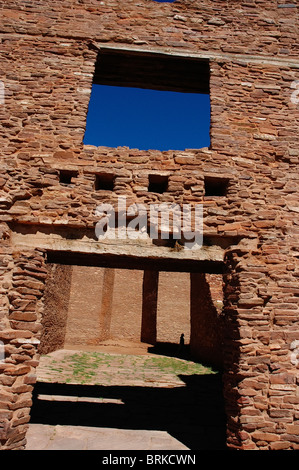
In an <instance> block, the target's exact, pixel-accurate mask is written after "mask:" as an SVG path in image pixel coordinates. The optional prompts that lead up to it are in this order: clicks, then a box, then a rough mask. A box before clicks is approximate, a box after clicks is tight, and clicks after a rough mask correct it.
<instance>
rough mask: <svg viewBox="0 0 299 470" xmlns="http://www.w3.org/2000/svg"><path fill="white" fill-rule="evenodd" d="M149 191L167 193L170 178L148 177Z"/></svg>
mask: <svg viewBox="0 0 299 470" xmlns="http://www.w3.org/2000/svg"><path fill="white" fill-rule="evenodd" d="M148 182H149V185H148V190H149V192H151V193H159V194H162V193H165V192H166V191H167V189H168V176H163V175H149V177H148Z"/></svg>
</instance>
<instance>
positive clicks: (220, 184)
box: [205, 176, 229, 196]
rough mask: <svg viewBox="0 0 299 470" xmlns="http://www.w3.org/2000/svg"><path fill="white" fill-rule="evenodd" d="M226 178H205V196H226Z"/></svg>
mask: <svg viewBox="0 0 299 470" xmlns="http://www.w3.org/2000/svg"><path fill="white" fill-rule="evenodd" d="M228 182H229V180H228V178H219V177H217V176H205V196H226V192H227V187H228Z"/></svg>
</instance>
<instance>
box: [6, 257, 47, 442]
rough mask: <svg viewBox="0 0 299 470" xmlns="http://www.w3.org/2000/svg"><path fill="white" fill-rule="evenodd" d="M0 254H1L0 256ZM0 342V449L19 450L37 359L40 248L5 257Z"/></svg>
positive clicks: (42, 268)
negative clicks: (1, 353) (1, 349)
mask: <svg viewBox="0 0 299 470" xmlns="http://www.w3.org/2000/svg"><path fill="white" fill-rule="evenodd" d="M0 258H1V257H0ZM2 261H3V262H4V261H7V264H6V265H5V268H6V270H5V276H4V279H5V282H4V287H5V289H6V292H5V294H6V296H7V297H6V299H7V300H8V302H7V301H6V300H5V298H4V293H3V300H4V303H3V306H4V308H3V309H1V330H0V341H1V346H2V347H3V348H4V357H2V358H1V361H0V388H1V392H0V448H1V449H3V450H10V449H24V448H25V445H26V438H25V436H26V432H27V429H28V422H29V420H30V407H31V404H32V390H33V385H34V383H35V382H36V367H37V365H38V362H39V354H38V352H37V345H38V344H39V341H40V334H41V313H42V295H43V291H44V283H45V280H46V278H47V275H48V273H47V270H46V268H45V265H44V256H43V253H41V252H38V251H37V250H36V251H26V252H22V253H12V256H8V254H7V256H5V259H3V260H2Z"/></svg>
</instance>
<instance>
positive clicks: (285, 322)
mask: <svg viewBox="0 0 299 470" xmlns="http://www.w3.org/2000/svg"><path fill="white" fill-rule="evenodd" d="M0 10H1V20H0V27H1V51H0V54H1V64H2V67H1V75H0V80H1V81H2V83H3V84H4V97H3V98H2V97H1V104H0V119H1V128H0V139H1V146H0V156H1V174H0V191H1V194H0V207H1V216H0V217H1V218H0V222H1V231H0V234H1V241H2V243H1V252H0V259H1V266H0V267H1V271H0V276H1V280H2V281H3V282H2V284H1V296H2V298H1V304H0V315H1V316H0V341H1V345H2V344H3V346H4V349H5V360H4V362H3V361H2V362H1V364H0V371H1V375H0V384H1V396H0V442H1V446H2V448H4V449H14V448H24V447H25V445H26V432H27V429H28V422H29V419H30V407H31V394H32V389H33V386H34V383H35V381H36V367H37V365H38V353H37V348H38V343H39V341H40V339H41V333H42V326H41V325H42V314H43V308H44V304H43V294H44V288H45V281H46V279H47V277H48V271H47V267H46V258H47V250H48V249H49V248H50V249H52V250H53V246H54V247H55V246H62V245H63V247H64V249H65V247H68V248H67V249H68V250H69V251H71V250H72V249H73V248H72V247H73V246H74V243H75V241H76V240H77V241H78V243H79V241H81V240H82V238H84V237H85V239H87V242H88V243H89V245H90V246H91V247H92V248H90V249H91V250H92V249H94V248H93V247H94V246H95V245H94V243H95V239H94V227H95V223H96V222H97V218H96V215H95V208H96V207H97V205H98V204H99V203H102V202H110V203H112V204H115V203H116V200H117V196H119V195H122V196H124V195H125V196H127V200H128V202H130V203H132V202H141V203H143V204H145V205H146V206H147V207H149V205H150V204H151V203H153V202H175V203H179V204H182V203H189V204H197V203H201V204H203V211H204V227H203V228H204V237H205V249H204V251H205V253H209V249H210V248H209V247H211V245H212V246H213V247H217V249H218V248H219V250H220V251H221V250H223V262H224V264H225V272H224V295H223V315H224V325H223V327H224V335H223V359H224V373H223V381H224V396H225V403H226V413H227V445H228V447H229V448H232V449H235V448H236V449H259V450H264V449H266V450H268V449H271V450H272V449H273V450H279V449H297V448H298V415H297V413H298V408H297V406H298V395H297V392H298V341H299V337H298V311H299V309H298V294H299V290H298V228H297V227H298V166H297V165H298V155H299V151H298V135H299V133H298V120H299V115H298V113H299V110H298V102H297V100H296V96H297V95H296V93H295V92H296V83H297V81H298V68H299V64H298V59H297V57H298V40H297V38H298V24H297V20H296V18H297V17H296V13H297V6H296V5H295V4H285V3H283V2H281V1H278V2H275V3H274V2H272V1H252V2H248V1H246V2H245V1H244V2H239V1H238V2H237V1H232V2H223V1H220V0H218V1H213V2H212V1H208V0H205V1H204V0H202V1H198V2H197V1H196V2H195V1H191V0H190V1H187V0H186V1H183V0H182V1H176V2H174V3H171V4H170V3H161V4H160V3H157V2H152V1H149V0H144V1H139V2H138V4H136V2H133V1H132V0H130V1H128V2H126V5H125V7H124V6H123V2H120V1H112V0H109V1H106V2H96V1H93V0H83V1H79V0H78V1H76V0H73V1H71V0H69V1H63V2H57V1H53V2H48V1H45V2H42V4H41V2H35V1H33V2H31V3H30V4H29V3H24V2H21V1H18V0H9V1H6V2H5V4H2V5H1V7H0ZM103 47H113V48H116V49H121V48H123V49H130V50H133V51H134V53H139V54H144V53H145V52H146V53H163V54H167V53H168V54H174V55H182V56H184V57H190V56H192V57H197V59H199V58H204V59H209V64H210V99H211V132H210V133H211V145H210V147H209V148H205V149H186V150H185V151H176V150H175V149H174V150H171V151H167V152H160V151H157V150H149V151H147V152H142V151H140V150H138V149H129V148H126V147H119V148H104V147H99V148H97V147H93V146H84V145H83V137H84V132H85V125H86V115H87V110H88V103H89V98H90V93H91V86H92V80H93V73H94V67H95V63H96V59H97V56H98V53H99V51H100V50H101V48H103ZM144 51H145V52H144ZM66 169H67V170H76V171H77V172H78V175H77V177H76V178H74V179H73V181H72V184H71V185H62V184H60V182H59V172H60V171H61V170H66ZM103 169H105V171H106V172H109V173H111V172H112V173H114V174H115V178H116V179H115V181H116V184H115V188H114V192H112V194H111V192H105V191H96V190H95V188H94V179H95V175H96V174H97V173H98V172H99V170H100V171H101V172H102V171H103ZM152 172H156V173H158V174H165V173H167V175H168V177H169V186H168V191H167V192H166V193H164V194H162V195H159V194H158V195H157V194H155V193H149V192H148V186H147V183H148V176H149V173H152ZM215 175H217V177H220V178H221V177H222V178H223V179H228V180H229V185H228V189H227V192H226V194H225V195H223V196H220V197H219V196H210V197H207V196H206V195H205V189H204V177H205V176H209V177H211V176H212V177H213V176H214V177H215ZM26 234H28V236H26ZM51 234H52V235H55V237H56V239H55V240H56V242H55V243H56V245H55V243H54V242H53V238H51ZM82 234H84V237H83V235H82ZM86 234H87V235H86ZM42 235H43V237H44V238H43V237H42ZM46 235H47V237H48V238H47V237H46ZM55 240H54V241H55ZM77 246H78V245H77ZM125 248H126V249H127V247H125ZM106 249H109V250H111V251H113V252H114V253H115V254H118V253H120V252H121V250H122V249H124V247H123V246H121V247H119V246H114V247H111V246H110V247H108V248H107V247H106ZM129 249H130V250H132V251H131V254H133V253H135V252H134V250H136V249H137V248H136V247H129ZM142 250H143V253H144V254H145V257H146V256H150V255H151V254H152V253H153V250H154V252H155V253H156V250H157V247H153V246H151V245H149V246H148V245H146V246H144V247H142ZM165 250H166V251H167V248H161V250H160V252H161V253H162V252H163V254H164V253H165ZM168 250H169V252H168V255H169V257H171V256H172V257H173V256H174V253H173V249H171V248H168ZM218 252H219V251H217V253H218ZM175 256H176V257H177V259H179V260H181V259H182V256H183V255H182V253H180V252H179V253H175ZM107 301H109V299H107Z"/></svg>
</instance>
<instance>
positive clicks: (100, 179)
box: [94, 173, 115, 191]
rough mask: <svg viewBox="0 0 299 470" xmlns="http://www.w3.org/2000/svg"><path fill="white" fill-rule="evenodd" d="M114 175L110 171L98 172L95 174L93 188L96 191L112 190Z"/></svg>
mask: <svg viewBox="0 0 299 470" xmlns="http://www.w3.org/2000/svg"><path fill="white" fill-rule="evenodd" d="M114 181H115V176H114V175H113V174H112V173H100V174H97V175H95V182H94V188H95V190H96V191H100V190H105V191H113V189H114Z"/></svg>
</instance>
